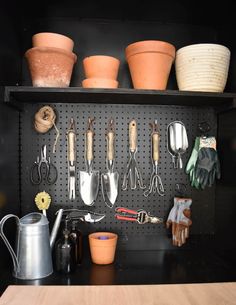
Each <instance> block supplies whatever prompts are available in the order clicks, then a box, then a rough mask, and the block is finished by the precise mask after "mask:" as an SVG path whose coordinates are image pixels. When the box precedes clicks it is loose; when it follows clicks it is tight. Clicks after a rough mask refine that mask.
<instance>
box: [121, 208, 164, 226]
mask: <svg viewBox="0 0 236 305" xmlns="http://www.w3.org/2000/svg"><path fill="white" fill-rule="evenodd" d="M115 212H116V214H115V218H116V219H119V220H126V221H136V222H138V223H139V224H145V223H148V222H149V223H161V222H163V220H162V219H161V218H159V217H156V216H151V215H149V214H148V213H147V212H146V211H144V210H138V211H134V210H129V209H126V208H123V207H119V208H116V209H115Z"/></svg>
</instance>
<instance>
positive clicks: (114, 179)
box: [101, 172, 119, 207]
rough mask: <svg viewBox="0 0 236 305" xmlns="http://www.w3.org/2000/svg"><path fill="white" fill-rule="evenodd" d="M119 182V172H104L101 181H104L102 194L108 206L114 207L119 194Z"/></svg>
mask: <svg viewBox="0 0 236 305" xmlns="http://www.w3.org/2000/svg"><path fill="white" fill-rule="evenodd" d="M118 182H119V174H118V172H110V173H105V174H102V177H101V183H102V191H103V192H102V194H103V199H104V201H105V202H106V203H107V204H108V206H110V207H112V206H113V205H114V204H115V202H116V198H117V196H118Z"/></svg>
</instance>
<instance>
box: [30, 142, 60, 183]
mask: <svg viewBox="0 0 236 305" xmlns="http://www.w3.org/2000/svg"><path fill="white" fill-rule="evenodd" d="M30 180H31V182H32V183H33V184H35V185H39V184H40V183H42V182H43V181H45V183H46V184H49V185H51V184H54V183H55V182H56V181H57V168H56V167H55V165H53V164H51V160H50V157H48V159H47V146H46V145H43V146H42V148H41V152H40V157H39V156H38V157H37V160H36V161H35V162H34V165H33V166H32V168H31V172H30Z"/></svg>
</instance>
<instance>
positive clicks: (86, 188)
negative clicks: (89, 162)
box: [79, 171, 99, 205]
mask: <svg viewBox="0 0 236 305" xmlns="http://www.w3.org/2000/svg"><path fill="white" fill-rule="evenodd" d="M98 191H99V171H92V172H91V173H88V172H85V171H80V172H79V192H80V196H81V198H82V200H83V202H84V203H85V204H86V205H93V204H94V201H95V200H96V198H97V195H98Z"/></svg>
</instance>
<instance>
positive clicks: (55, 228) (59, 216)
mask: <svg viewBox="0 0 236 305" xmlns="http://www.w3.org/2000/svg"><path fill="white" fill-rule="evenodd" d="M56 214H57V217H56V220H55V222H54V225H53V228H52V233H51V237H50V247H51V250H52V249H53V246H54V244H55V241H56V237H57V232H58V230H59V227H60V223H61V219H62V215H63V209H60V210H58V211H57V213H56Z"/></svg>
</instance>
